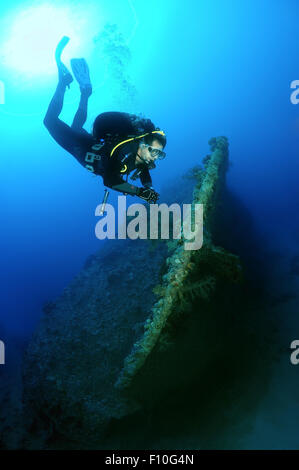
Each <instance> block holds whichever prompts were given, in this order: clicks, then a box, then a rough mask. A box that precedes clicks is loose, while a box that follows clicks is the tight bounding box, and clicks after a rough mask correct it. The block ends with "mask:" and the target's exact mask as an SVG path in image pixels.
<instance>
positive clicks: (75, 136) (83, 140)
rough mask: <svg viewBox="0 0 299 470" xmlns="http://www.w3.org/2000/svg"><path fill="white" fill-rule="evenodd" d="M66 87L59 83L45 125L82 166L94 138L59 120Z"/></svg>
mask: <svg viewBox="0 0 299 470" xmlns="http://www.w3.org/2000/svg"><path fill="white" fill-rule="evenodd" d="M65 89H66V85H65V83H63V82H61V81H59V83H58V86H57V88H56V91H55V93H54V96H53V98H52V100H51V102H50V105H49V108H48V111H47V113H46V116H45V118H44V125H45V126H46V128H47V129H48V131H49V133H50V134H51V136H52V137H53V139H54V140H55V141H56V142H57V143H58V144H59V145H60V146H61V147H63V148H64V149H65V150H67V151H68V152H70V153H71V154H72V155H73V156H74V157H75V158H76V159H77V160H78V161H79V162H80V163H81V164H83V163H84V158H83V157H84V156H85V153H86V149H88V148H89V146H90V145H92V143H91V142H92V136H90V135H89V134H88V133H87V132H86V135H85V133H82V132H78V131H76V130H75V129H72V128H71V127H70V126H68V125H67V124H66V123H65V122H63V121H61V119H59V115H60V113H61V110H62V107H63V99H64V94H65Z"/></svg>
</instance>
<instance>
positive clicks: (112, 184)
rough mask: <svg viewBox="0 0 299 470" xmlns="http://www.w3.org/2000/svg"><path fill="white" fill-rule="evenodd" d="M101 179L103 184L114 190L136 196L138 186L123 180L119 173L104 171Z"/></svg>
mask: <svg viewBox="0 0 299 470" xmlns="http://www.w3.org/2000/svg"><path fill="white" fill-rule="evenodd" d="M103 180H104V185H105V186H108V187H109V188H111V189H114V190H115V191H119V192H121V193H125V194H130V195H131V196H137V194H138V191H139V188H138V187H137V186H134V185H133V184H130V183H127V182H125V181H124V180H123V179H122V177H121V176H120V175H109V174H107V172H106V174H104V177H103Z"/></svg>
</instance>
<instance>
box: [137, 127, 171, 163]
mask: <svg viewBox="0 0 299 470" xmlns="http://www.w3.org/2000/svg"><path fill="white" fill-rule="evenodd" d="M165 145H166V137H165V134H160V133H153V134H149V135H146V136H145V137H144V138H143V139H142V141H141V142H140V144H139V147H138V150H137V155H136V164H141V163H146V164H147V165H150V164H151V163H154V162H155V160H162V159H163V158H165V156H166V154H165V152H163V149H164V147H165Z"/></svg>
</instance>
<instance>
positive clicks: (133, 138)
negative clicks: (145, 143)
mask: <svg viewBox="0 0 299 470" xmlns="http://www.w3.org/2000/svg"><path fill="white" fill-rule="evenodd" d="M150 134H160V135H165V133H164V132H163V131H153V132H147V133H146V134H142V135H138V136H137V137H132V138H131V139H127V140H123V141H122V142H119V144H117V145H116V146H115V147H114V148H113V149H112V151H111V153H110V157H112V155H113V154H114V152H115V150H116V149H117V148H118V147H120V146H121V145H123V144H126V143H127V142H132V141H133V140H137V139H142V138H143V137H146V136H147V135H150Z"/></svg>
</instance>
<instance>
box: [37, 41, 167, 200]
mask: <svg viewBox="0 0 299 470" xmlns="http://www.w3.org/2000/svg"><path fill="white" fill-rule="evenodd" d="M68 42H69V38H68V37H66V36H64V37H63V38H62V40H61V41H60V43H59V44H58V46H57V48H56V53H55V59H56V63H57V67H58V86H57V88H56V91H55V93H54V96H53V98H52V100H51V102H50V105H49V108H48V111H47V113H46V116H45V118H44V125H45V126H46V128H47V129H48V131H49V133H50V134H51V136H52V137H53V138H54V139H55V141H56V142H57V143H58V144H59V145H60V146H61V147H63V148H64V149H65V150H67V151H68V152H69V153H71V154H72V155H73V156H74V157H75V158H76V159H77V160H78V162H79V163H80V164H81V165H83V166H84V167H85V168H86V169H87V170H89V171H91V172H92V173H93V174H95V175H100V176H102V178H103V182H104V185H105V186H107V187H109V188H112V189H114V190H116V191H120V192H122V193H123V194H130V195H133V196H134V195H136V196H138V197H140V198H141V199H143V200H145V201H147V202H149V203H156V201H157V199H158V198H159V194H158V193H157V192H156V191H155V190H154V189H153V187H152V179H151V175H150V172H149V170H150V169H153V168H155V167H156V165H155V161H156V160H157V159H163V158H165V152H164V151H163V149H164V147H165V145H166V137H165V134H164V132H163V131H161V130H160V129H158V128H156V127H155V126H154V124H153V123H152V122H151V121H150V120H149V119H142V118H140V117H138V116H136V115H134V114H128V113H121V112H105V113H102V114H100V115H99V116H97V118H96V119H95V121H94V124H93V131H92V134H89V133H88V132H87V131H86V130H85V129H83V125H84V124H85V122H86V119H87V108H88V100H89V98H90V96H91V94H92V85H91V82H90V76H89V69H88V66H87V63H86V61H85V59H71V68H72V71H73V74H74V76H75V78H76V80H77V81H78V83H79V86H80V91H81V98H80V103H79V107H78V110H77V112H76V114H75V117H74V120H73V123H72V125H71V127H70V126H68V125H67V124H66V123H64V122H63V121H61V120H60V119H59V115H60V113H61V111H62V107H63V100H64V95H65V92H66V88H67V87H68V88H69V87H70V84H71V83H72V82H73V77H72V75H71V73H70V72H69V70H68V69H67V67H66V66H65V65H64V64H63V62H62V60H61V54H62V51H63V49H64V48H65V46H66V45H67V43H68ZM134 170H135V171H134ZM133 171H134V173H133V174H132V176H131V177H130V178H131V179H132V180H133V181H135V180H136V179H137V178H139V179H140V181H141V184H142V187H137V186H134V185H132V184H130V183H129V182H128V177H129V174H130V173H131V172H133ZM123 177H126V181H125V180H124V179H123ZM106 193H107V191H106ZM107 194H108V193H107ZM106 199H107V198H106Z"/></svg>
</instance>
